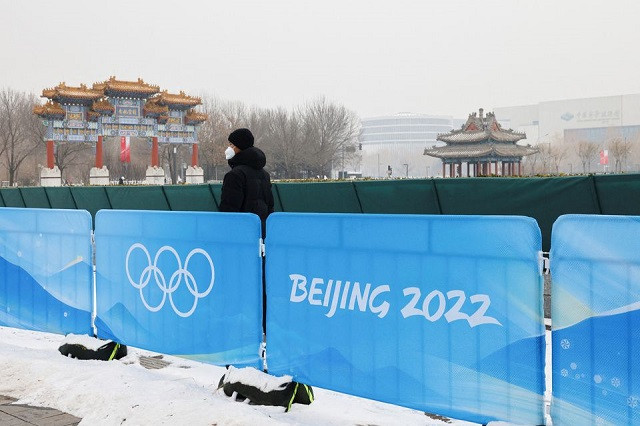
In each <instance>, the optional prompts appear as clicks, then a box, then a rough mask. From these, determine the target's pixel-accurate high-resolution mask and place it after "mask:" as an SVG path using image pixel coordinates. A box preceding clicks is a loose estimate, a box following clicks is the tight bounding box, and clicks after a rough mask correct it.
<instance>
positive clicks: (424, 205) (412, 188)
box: [354, 179, 440, 214]
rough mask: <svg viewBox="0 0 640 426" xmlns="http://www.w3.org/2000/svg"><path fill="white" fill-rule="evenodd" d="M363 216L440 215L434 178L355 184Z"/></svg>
mask: <svg viewBox="0 0 640 426" xmlns="http://www.w3.org/2000/svg"><path fill="white" fill-rule="evenodd" d="M354 185H355V188H356V193H357V195H358V199H359V200H360V205H361V206H362V213H387V214H393V213H398V214H439V213H440V205H439V203H438V196H437V194H436V190H435V185H434V183H433V180H431V179H423V180H397V181H392V180H387V181H360V182H354Z"/></svg>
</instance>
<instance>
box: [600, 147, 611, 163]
mask: <svg viewBox="0 0 640 426" xmlns="http://www.w3.org/2000/svg"><path fill="white" fill-rule="evenodd" d="M600 164H601V165H603V166H604V165H607V164H609V150H608V149H603V150H602V151H600Z"/></svg>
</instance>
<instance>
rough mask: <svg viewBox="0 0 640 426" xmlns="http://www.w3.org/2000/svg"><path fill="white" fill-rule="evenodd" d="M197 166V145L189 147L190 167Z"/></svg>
mask: <svg viewBox="0 0 640 426" xmlns="http://www.w3.org/2000/svg"><path fill="white" fill-rule="evenodd" d="M197 166H198V144H197V143H194V144H193V145H191V167H197Z"/></svg>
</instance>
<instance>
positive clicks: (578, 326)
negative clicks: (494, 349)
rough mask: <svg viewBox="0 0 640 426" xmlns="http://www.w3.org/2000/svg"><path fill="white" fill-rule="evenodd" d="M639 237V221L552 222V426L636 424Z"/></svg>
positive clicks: (572, 218) (569, 218) (639, 418)
mask: <svg viewBox="0 0 640 426" xmlns="http://www.w3.org/2000/svg"><path fill="white" fill-rule="evenodd" d="M639 236H640V217H629V216H593V215H566V216H561V217H560V218H558V220H557V221H556V222H555V224H554V225H553V232H552V238H551V272H552V275H553V287H552V298H551V300H552V318H553V331H552V336H553V337H552V342H553V343H552V344H553V348H552V354H553V361H552V368H553V405H552V417H553V423H554V425H577V424H596V425H609V424H610V425H621V424H640V238H639Z"/></svg>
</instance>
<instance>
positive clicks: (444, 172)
mask: <svg viewBox="0 0 640 426" xmlns="http://www.w3.org/2000/svg"><path fill="white" fill-rule="evenodd" d="M442 177H443V178H445V177H447V166H446V164H444V161H443V162H442Z"/></svg>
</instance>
